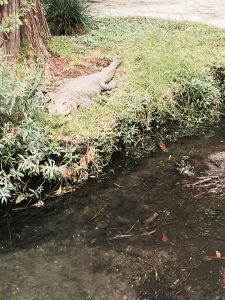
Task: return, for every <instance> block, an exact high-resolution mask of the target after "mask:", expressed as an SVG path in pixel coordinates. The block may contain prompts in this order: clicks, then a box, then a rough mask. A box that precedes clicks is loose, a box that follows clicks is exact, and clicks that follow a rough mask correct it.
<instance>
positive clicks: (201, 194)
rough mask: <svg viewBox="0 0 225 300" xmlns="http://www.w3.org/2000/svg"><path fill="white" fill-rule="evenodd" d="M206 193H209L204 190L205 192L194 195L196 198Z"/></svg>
mask: <svg viewBox="0 0 225 300" xmlns="http://www.w3.org/2000/svg"><path fill="white" fill-rule="evenodd" d="M206 193H208V191H204V192H202V193H200V194H197V195H195V196H194V198H198V197H199V196H202V195H204V194H206Z"/></svg>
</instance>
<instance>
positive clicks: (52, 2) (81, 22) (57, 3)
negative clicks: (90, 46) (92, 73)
mask: <svg viewBox="0 0 225 300" xmlns="http://www.w3.org/2000/svg"><path fill="white" fill-rule="evenodd" d="M44 7H45V12H46V17H47V21H48V23H49V26H50V29H51V31H52V33H53V34H54V35H71V34H74V32H79V31H80V30H84V29H87V28H89V27H90V26H91V25H92V24H93V18H92V17H91V14H90V10H89V5H88V3H87V1H86V0H45V1H44Z"/></svg>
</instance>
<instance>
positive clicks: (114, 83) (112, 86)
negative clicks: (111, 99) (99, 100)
mask: <svg viewBox="0 0 225 300" xmlns="http://www.w3.org/2000/svg"><path fill="white" fill-rule="evenodd" d="M99 85H100V87H101V89H102V90H103V91H110V90H112V89H115V88H116V87H117V86H118V84H117V81H116V80H112V81H110V82H109V83H105V82H104V81H102V80H100V81H99Z"/></svg>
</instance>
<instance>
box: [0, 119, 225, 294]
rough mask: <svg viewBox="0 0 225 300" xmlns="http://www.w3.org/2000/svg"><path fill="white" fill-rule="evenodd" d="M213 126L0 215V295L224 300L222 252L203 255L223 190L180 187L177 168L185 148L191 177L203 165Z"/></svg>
mask: <svg viewBox="0 0 225 300" xmlns="http://www.w3.org/2000/svg"><path fill="white" fill-rule="evenodd" d="M220 127H221V128H219V129H218V132H217V133H216V135H214V136H207V135H206V136H203V137H201V138H195V139H192V140H189V139H184V140H182V141H180V142H179V143H177V144H173V145H168V149H169V152H167V153H163V152H162V153H160V154H158V155H156V156H155V157H149V158H145V159H143V160H141V161H139V162H138V163H137V164H133V166H132V167H130V166H126V167H121V168H120V170H117V171H116V172H115V173H113V172H111V174H109V176H108V175H107V176H108V177H107V176H105V178H104V179H101V180H99V182H96V181H93V182H90V183H89V184H87V185H86V186H85V187H84V188H82V189H81V190H80V191H78V192H77V193H74V194H72V195H70V196H68V197H66V198H64V199H63V200H61V201H60V202H57V203H55V204H52V205H49V206H48V207H45V208H41V209H39V210H37V209H30V210H29V211H24V212H23V211H19V212H18V211H17V212H12V213H10V214H8V215H5V216H4V218H3V221H4V222H2V223H1V227H0V238H1V240H0V241H1V248H0V299H4V300H7V299H16V300H25V299H28V300H31V299H35V300H38V299H40V300H42V299H56V300H57V299H59V300H61V299H76V300H87V299H94V300H123V299H129V300H137V299H140V300H144V299H146V300H152V299H161V300H166V299H177V300H183V299H198V300H214V299H225V260H224V259H221V258H212V257H214V256H215V251H219V253H221V255H222V256H223V255H225V237H224V233H225V196H220V197H216V196H215V195H210V194H202V191H200V190H197V189H196V188H189V187H187V184H188V182H190V180H191V181H193V180H195V178H192V179H191V178H188V177H183V176H181V175H179V174H178V172H177V171H176V163H177V161H178V160H179V159H180V158H181V157H182V156H189V157H190V160H189V163H190V164H191V165H193V166H194V167H195V174H196V175H195V176H196V177H197V176H198V175H199V174H200V173H201V172H204V171H203V170H204V169H205V168H206V167H205V160H206V158H207V156H208V155H209V154H211V153H213V152H215V151H224V150H225V136H224V132H225V126H224V125H221V126H220ZM157 214H158V216H157ZM153 216H155V217H153ZM6 220H8V222H5V221H6ZM207 257H210V258H211V259H208V258H207Z"/></svg>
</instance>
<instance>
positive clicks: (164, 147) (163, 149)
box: [159, 142, 168, 152]
mask: <svg viewBox="0 0 225 300" xmlns="http://www.w3.org/2000/svg"><path fill="white" fill-rule="evenodd" d="M159 147H160V149H161V150H162V151H165V152H168V149H167V148H166V145H165V144H164V143H163V142H159Z"/></svg>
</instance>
